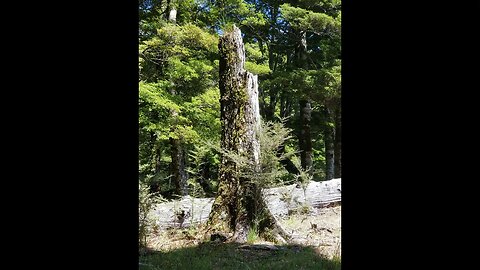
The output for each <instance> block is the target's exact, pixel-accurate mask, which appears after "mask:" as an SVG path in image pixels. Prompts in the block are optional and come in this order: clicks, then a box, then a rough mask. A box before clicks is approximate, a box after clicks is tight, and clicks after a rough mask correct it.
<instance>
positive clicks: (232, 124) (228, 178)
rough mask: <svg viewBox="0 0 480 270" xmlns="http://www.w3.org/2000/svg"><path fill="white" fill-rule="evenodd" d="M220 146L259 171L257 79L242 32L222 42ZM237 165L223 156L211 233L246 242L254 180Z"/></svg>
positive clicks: (228, 34) (252, 214) (228, 35)
mask: <svg viewBox="0 0 480 270" xmlns="http://www.w3.org/2000/svg"><path fill="white" fill-rule="evenodd" d="M218 47H219V53H220V81H219V88H220V96H221V98H220V104H221V112H220V120H221V123H222V134H221V147H222V149H223V150H225V151H232V152H235V153H238V154H241V155H246V156H247V157H248V159H249V160H250V161H251V163H252V166H255V167H257V168H258V166H259V159H260V145H259V143H258V138H257V134H256V131H257V130H258V128H259V124H260V114H259V105H258V84H257V76H256V75H253V74H251V73H249V72H247V71H246V70H245V69H244V65H245V49H244V47H243V40H242V36H241V32H240V29H238V28H237V27H235V26H234V27H233V31H231V32H226V33H225V34H224V36H223V37H221V38H220V42H219V45H218ZM237 170H238V168H237V166H236V164H235V162H234V161H233V160H231V159H230V158H229V157H227V156H226V155H225V154H222V156H221V163H220V168H219V186H218V193H217V197H216V198H215V201H214V203H213V206H212V212H211V213H210V216H209V231H210V232H211V233H212V232H215V231H220V232H232V231H233V232H234V235H233V239H234V240H236V241H238V242H245V241H246V238H247V232H248V229H249V228H250V225H251V223H252V221H253V220H254V218H255V213H256V212H257V211H256V209H255V206H256V203H255V193H258V192H257V188H256V187H255V185H254V184H253V183H252V182H251V181H247V179H243V178H241V177H239V176H238V174H237Z"/></svg>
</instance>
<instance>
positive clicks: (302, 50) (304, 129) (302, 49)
mask: <svg viewBox="0 0 480 270" xmlns="http://www.w3.org/2000/svg"><path fill="white" fill-rule="evenodd" d="M300 37H301V39H300V43H299V45H298V47H297V66H298V67H300V68H302V69H305V70H306V69H308V63H307V33H306V32H305V31H303V32H300ZM299 103H300V137H299V144H300V151H301V153H300V159H301V163H302V168H303V169H304V170H306V171H307V172H308V174H309V175H313V158H312V135H311V131H310V122H311V120H312V107H311V104H310V100H309V99H308V98H303V99H301V100H300V102H299Z"/></svg>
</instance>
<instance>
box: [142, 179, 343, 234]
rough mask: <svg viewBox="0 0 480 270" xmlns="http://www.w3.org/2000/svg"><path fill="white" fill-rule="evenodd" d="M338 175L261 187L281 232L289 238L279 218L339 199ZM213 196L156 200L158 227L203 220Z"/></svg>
mask: <svg viewBox="0 0 480 270" xmlns="http://www.w3.org/2000/svg"><path fill="white" fill-rule="evenodd" d="M341 190H342V188H341V178H337V179H332V180H329V181H323V182H314V181H312V182H310V183H309V184H308V185H307V186H306V187H305V189H303V188H302V187H299V186H297V185H295V184H293V185H288V186H281V187H275V188H269V189H264V190H263V191H262V198H263V200H264V202H265V205H266V206H267V208H268V211H269V212H270V215H271V216H272V217H273V218H274V221H275V223H276V224H275V225H276V227H277V229H278V230H279V233H280V235H282V237H284V238H287V240H288V238H289V235H288V234H287V233H286V232H285V231H284V230H283V228H282V227H281V225H280V223H279V222H278V221H277V219H278V218H280V217H283V216H286V215H290V214H292V213H298V212H304V211H305V210H307V209H309V208H321V207H326V206H329V205H330V204H333V203H339V202H341V199H342V196H341ZM213 200H214V198H193V197H190V196H185V197H183V198H182V199H181V200H176V201H171V202H167V203H161V204H157V205H156V206H155V207H154V208H153V210H152V212H151V215H153V218H154V219H155V223H156V225H157V226H158V227H159V228H161V229H166V228H183V227H189V226H194V225H198V224H201V223H205V222H207V220H208V217H209V214H210V211H211V209H212V204H213Z"/></svg>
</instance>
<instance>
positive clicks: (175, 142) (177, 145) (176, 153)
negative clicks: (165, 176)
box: [165, 0, 188, 196]
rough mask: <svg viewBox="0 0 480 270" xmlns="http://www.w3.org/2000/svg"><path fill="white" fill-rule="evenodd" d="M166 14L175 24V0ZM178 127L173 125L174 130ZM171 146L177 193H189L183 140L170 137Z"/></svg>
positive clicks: (173, 174)
mask: <svg viewBox="0 0 480 270" xmlns="http://www.w3.org/2000/svg"><path fill="white" fill-rule="evenodd" d="M165 13H166V16H167V18H168V20H169V21H170V22H172V23H174V24H175V21H176V14H177V12H176V10H175V1H174V0H167V7H166V12H165ZM170 93H171V94H172V95H175V94H176V91H175V90H174V89H171V91H170ZM172 116H173V117H174V118H176V117H177V116H178V112H176V111H172ZM175 128H176V127H175V126H173V127H172V130H174V129H175ZM170 148H171V157H172V163H171V173H172V178H173V182H174V183H175V193H176V194H178V195H180V196H186V195H188V184H187V179H188V175H187V170H186V168H187V166H186V162H187V158H188V157H187V156H188V155H187V153H186V151H185V149H184V145H183V143H182V141H181V140H179V139H176V138H170Z"/></svg>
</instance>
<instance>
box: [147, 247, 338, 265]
mask: <svg viewBox="0 0 480 270" xmlns="http://www.w3.org/2000/svg"><path fill="white" fill-rule="evenodd" d="M239 246H240V245H239V244H236V243H212V242H208V243H202V244H200V245H198V246H195V247H188V248H182V249H176V250H172V251H169V252H160V251H158V252H157V251H154V252H150V253H148V254H146V255H142V256H140V268H139V270H156V269H196V270H202V269H205V270H207V269H208V270H212V269H213V270H215V269H218V270H224V269H225V270H228V269H260V270H261V269H286V270H287V269H288V270H290V269H305V270H306V269H316V270H340V269H341V262H340V259H338V258H337V259H333V260H331V259H328V258H325V257H323V256H320V255H318V253H317V252H316V251H315V249H313V248H311V247H302V246H284V248H283V249H281V250H249V249H239V248H238V247H239Z"/></svg>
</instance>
